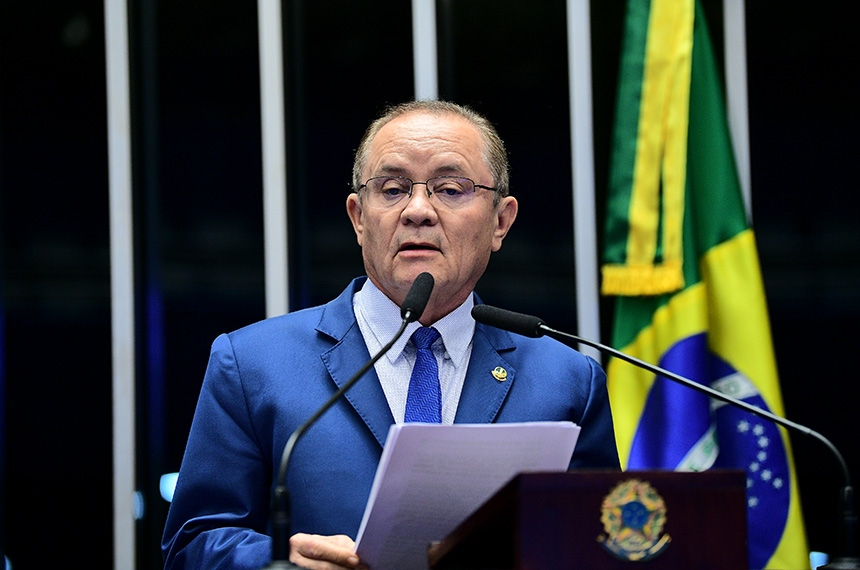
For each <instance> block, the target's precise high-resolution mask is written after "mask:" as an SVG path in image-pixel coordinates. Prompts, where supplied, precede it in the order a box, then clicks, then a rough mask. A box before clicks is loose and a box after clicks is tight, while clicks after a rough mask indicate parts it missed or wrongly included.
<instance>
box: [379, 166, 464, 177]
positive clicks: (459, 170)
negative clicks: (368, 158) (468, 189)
mask: <svg viewBox="0 0 860 570" xmlns="http://www.w3.org/2000/svg"><path fill="white" fill-rule="evenodd" d="M449 175H455V176H468V174H466V173H465V169H464V168H463V167H462V165H458V164H445V165H442V166H439V167H437V168H435V169H433V175H432V176H431V177H430V178H433V177H436V176H449ZM376 176H403V177H405V178H409V170H408V169H406V168H404V167H402V166H394V165H383V166H382V167H381V168H380V169H379V171H378V173H377V174H376Z"/></svg>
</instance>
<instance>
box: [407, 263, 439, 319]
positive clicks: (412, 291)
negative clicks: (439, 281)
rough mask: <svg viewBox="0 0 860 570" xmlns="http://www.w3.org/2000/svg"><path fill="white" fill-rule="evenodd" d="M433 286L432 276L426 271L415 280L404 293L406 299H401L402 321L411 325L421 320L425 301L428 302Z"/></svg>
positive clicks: (425, 304)
mask: <svg viewBox="0 0 860 570" xmlns="http://www.w3.org/2000/svg"><path fill="white" fill-rule="evenodd" d="M434 284H435V280H434V279H433V276H432V275H430V274H429V273H427V272H426V271H425V272H424V273H422V274H421V275H419V276H418V277H416V278H415V281H413V282H412V287H410V288H409V292H408V293H406V298H405V299H403V304H402V305H400V317H401V318H402V319H403V320H404V321H406V322H407V323H411V322H414V321H417V320H418V319H420V318H421V314H422V313H423V312H424V308H425V307H426V306H427V301H429V300H430V293H432V292H433V285H434Z"/></svg>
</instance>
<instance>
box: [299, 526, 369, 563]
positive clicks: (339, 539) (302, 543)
mask: <svg viewBox="0 0 860 570" xmlns="http://www.w3.org/2000/svg"><path fill="white" fill-rule="evenodd" d="M354 544H355V543H354V542H353V540H352V539H351V538H349V537H348V536H345V535H338V536H320V535H310V534H303V533H299V534H296V535H293V537H291V538H290V546H291V548H290V561H291V562H293V563H294V564H299V565H300V566H303V567H305V568H309V569H310V570H328V569H335V568H349V569H351V568H356V567H357V566H358V564H359V562H360V560H359V558H358V556H357V555H356V554H355V553H354V552H353V547H354Z"/></svg>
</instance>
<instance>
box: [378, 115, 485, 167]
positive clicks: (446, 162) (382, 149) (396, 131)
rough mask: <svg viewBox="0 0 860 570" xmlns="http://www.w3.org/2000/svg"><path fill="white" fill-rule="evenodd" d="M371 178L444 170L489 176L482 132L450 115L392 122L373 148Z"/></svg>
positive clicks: (412, 117) (382, 132) (398, 119)
mask: <svg viewBox="0 0 860 570" xmlns="http://www.w3.org/2000/svg"><path fill="white" fill-rule="evenodd" d="M366 168H367V172H366V173H368V174H376V173H380V172H386V171H404V172H405V171H412V172H415V171H418V170H430V171H433V172H437V171H441V170H450V171H460V172H461V173H463V174H472V175H478V174H485V173H486V172H488V171H486V165H485V164H484V144H483V138H482V137H481V133H480V131H479V130H478V128H477V127H476V126H475V125H473V124H472V123H471V122H470V121H468V120H467V119H465V118H463V117H460V116H459V115H454V114H449V113H442V114H436V113H427V112H413V113H408V114H406V115H402V116H400V117H397V118H395V119H392V120H391V121H389V122H388V123H387V124H386V125H385V126H383V127H382V128H381V129H380V130H379V132H378V133H377V134H376V136H375V137H374V138H373V141H372V143H371V145H370V153H369V155H368V162H367V165H366Z"/></svg>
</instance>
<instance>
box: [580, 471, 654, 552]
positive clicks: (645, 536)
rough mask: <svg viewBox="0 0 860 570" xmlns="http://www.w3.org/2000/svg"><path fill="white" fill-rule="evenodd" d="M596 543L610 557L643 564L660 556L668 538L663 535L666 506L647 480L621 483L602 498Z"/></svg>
mask: <svg viewBox="0 0 860 570" xmlns="http://www.w3.org/2000/svg"><path fill="white" fill-rule="evenodd" d="M600 522H602V523H603V529H604V531H605V533H606V534H601V535H600V536H599V537H598V538H597V540H598V541H599V542H600V543H601V544H602V545H603V547H604V548H606V550H608V551H609V552H610V553H611V554H613V555H614V556H616V557H618V558H620V559H622V560H629V561H633V562H644V561H646V560H650V559H652V558H654V557H655V556H658V555H659V554H661V553H662V552H663V551H664V550H665V549H666V547H667V546H669V542H670V541H671V538H670V537H669V535H668V534H663V527H664V526H665V525H666V503H665V502H664V501H663V498H662V497H661V496H660V495H659V494H658V493H657V491H656V490H655V489H654V487H652V486H651V484H650V483H648V482H647V481H640V480H639V479H628V480H626V481H622V482H621V483H619V484H618V485H616V486H615V488H613V489H612V490H611V491H610V492H609V494H608V495H606V497H604V498H603V504H602V507H601V516H600Z"/></svg>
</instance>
